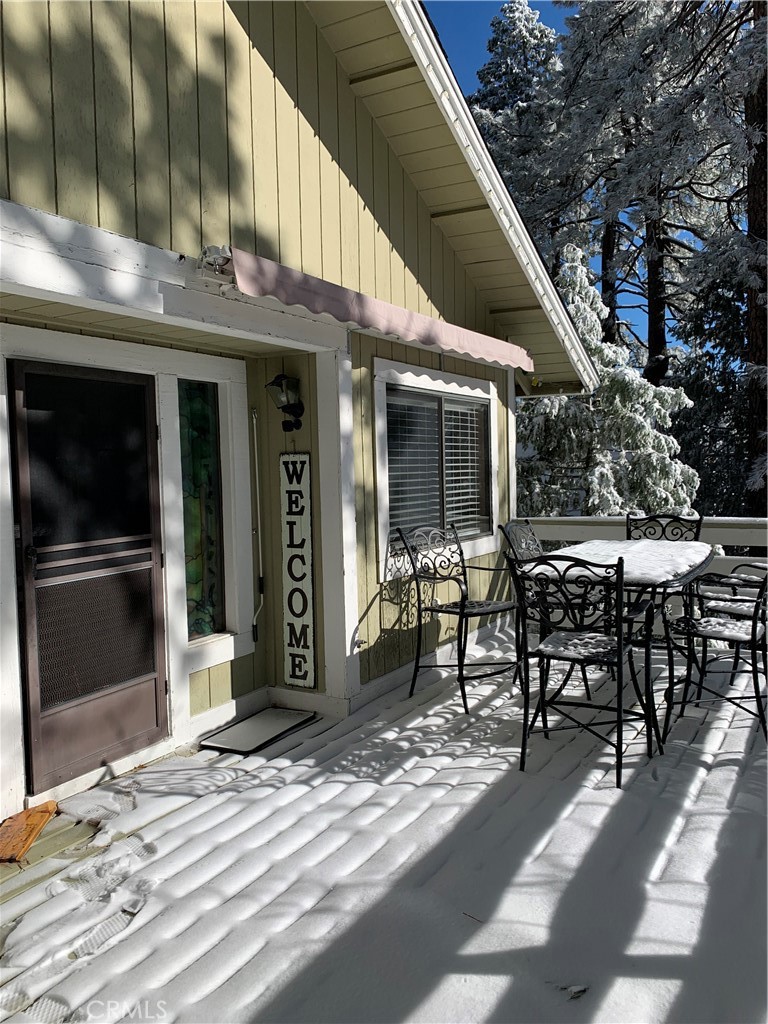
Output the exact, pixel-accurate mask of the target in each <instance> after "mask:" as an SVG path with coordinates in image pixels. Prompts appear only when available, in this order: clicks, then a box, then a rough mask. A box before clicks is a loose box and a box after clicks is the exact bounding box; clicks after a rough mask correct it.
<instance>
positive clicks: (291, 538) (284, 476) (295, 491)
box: [280, 452, 315, 689]
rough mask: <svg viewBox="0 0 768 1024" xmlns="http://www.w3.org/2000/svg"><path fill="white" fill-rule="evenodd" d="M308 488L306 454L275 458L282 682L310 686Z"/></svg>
mask: <svg viewBox="0 0 768 1024" xmlns="http://www.w3.org/2000/svg"><path fill="white" fill-rule="evenodd" d="M311 498H312V491H311V486H310V469H309V453H308V452H291V453H290V454H289V453H287V452H284V453H283V454H282V455H281V456H280V511H281V520H282V537H283V622H284V642H285V681H286V683H287V684H289V685H290V686H305V687H307V688H309V689H313V688H314V686H315V618H314V595H313V588H312V512H311Z"/></svg>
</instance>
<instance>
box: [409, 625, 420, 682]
mask: <svg viewBox="0 0 768 1024" xmlns="http://www.w3.org/2000/svg"><path fill="white" fill-rule="evenodd" d="M421 618H422V617H421V612H420V611H418V612H417V613H416V661H415V662H414V663H413V675H412V676H411V688H410V690H409V691H408V696H409V697H412V696H413V691H414V690H415V689H416V676H418V674H419V662H420V660H421V633H422V627H421Z"/></svg>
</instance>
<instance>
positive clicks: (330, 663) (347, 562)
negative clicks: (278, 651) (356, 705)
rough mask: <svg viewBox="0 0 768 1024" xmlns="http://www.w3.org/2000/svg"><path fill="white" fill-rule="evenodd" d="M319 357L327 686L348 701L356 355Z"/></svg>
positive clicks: (352, 652) (356, 686)
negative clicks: (354, 363) (353, 365)
mask: <svg viewBox="0 0 768 1024" xmlns="http://www.w3.org/2000/svg"><path fill="white" fill-rule="evenodd" d="M315 358H316V365H317V422H318V435H319V439H318V462H319V467H320V474H319V476H320V479H319V481H318V487H317V491H316V493H317V494H318V496H319V502H320V510H321V517H322V524H321V537H322V541H321V543H322V551H323V579H322V588H321V593H322V601H323V621H324V632H325V689H326V693H327V694H328V696H329V697H337V698H342V699H346V700H349V699H350V698H352V697H354V696H355V695H356V694H357V693H359V692H360V656H359V654H358V652H357V650H356V648H355V631H356V628H357V623H358V606H357V535H356V529H357V528H356V515H355V466H354V447H353V445H354V441H353V436H352V435H353V420H352V359H351V357H350V355H349V353H348V352H345V351H336V352H319V353H318V354H317V356H316V357H315Z"/></svg>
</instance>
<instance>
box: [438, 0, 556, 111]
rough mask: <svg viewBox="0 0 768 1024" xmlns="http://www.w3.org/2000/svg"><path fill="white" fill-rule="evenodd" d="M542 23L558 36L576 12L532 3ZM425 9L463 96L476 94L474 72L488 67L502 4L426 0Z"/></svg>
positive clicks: (547, 2)
mask: <svg viewBox="0 0 768 1024" xmlns="http://www.w3.org/2000/svg"><path fill="white" fill-rule="evenodd" d="M530 5H531V7H532V8H533V9H534V10H536V11H538V12H539V16H540V19H541V21H542V22H543V23H544V24H545V25H549V26H550V27H551V28H554V29H555V30H556V31H558V32H564V31H565V26H564V24H563V22H564V19H565V17H566V16H567V15H571V14H573V13H574V12H573V11H567V10H562V9H559V8H557V7H555V5H554V4H553V3H552V2H551V0H530ZM425 7H426V8H427V11H428V12H429V16H430V18H431V19H432V22H433V24H434V25H435V27H436V28H437V31H438V35H439V36H440V42H441V43H442V44H443V48H444V49H445V52H446V53H447V54H448V60H449V61H450V64H451V67H452V68H453V73H454V74H455V75H456V78H457V80H458V83H459V85H460V86H461V90H462V92H463V93H464V94H465V95H466V94H467V93H470V92H474V90H475V89H476V88H477V86H478V85H479V82H478V81H477V75H476V74H475V72H476V71H477V69H478V68H479V67H482V66H483V64H485V61H486V59H487V56H488V51H487V49H486V46H487V43H488V39H489V38H490V35H491V27H490V26H491V19H492V18H493V17H494V16H495V15H496V14H498V13H499V10H500V9H501V0H426V3H425Z"/></svg>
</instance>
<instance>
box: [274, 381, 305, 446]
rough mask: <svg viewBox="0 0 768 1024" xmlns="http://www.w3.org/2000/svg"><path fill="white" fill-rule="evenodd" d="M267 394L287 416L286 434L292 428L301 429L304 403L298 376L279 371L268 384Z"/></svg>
mask: <svg viewBox="0 0 768 1024" xmlns="http://www.w3.org/2000/svg"><path fill="white" fill-rule="evenodd" d="M267 394H268V395H269V397H270V398H271V399H272V401H273V402H274V403H275V407H276V408H277V409H279V410H280V412H281V413H282V414H283V416H285V417H286V418H285V419H284V420H283V430H284V431H285V432H286V434H288V433H290V431H292V430H300V429H301V417H302V416H303V415H304V403H303V402H302V400H301V398H300V397H299V382H298V380H297V378H296V377H288V376H286V374H284V373H278V375H277V376H276V377H275V379H274V380H271V381H270V382H269V384H267Z"/></svg>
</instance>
